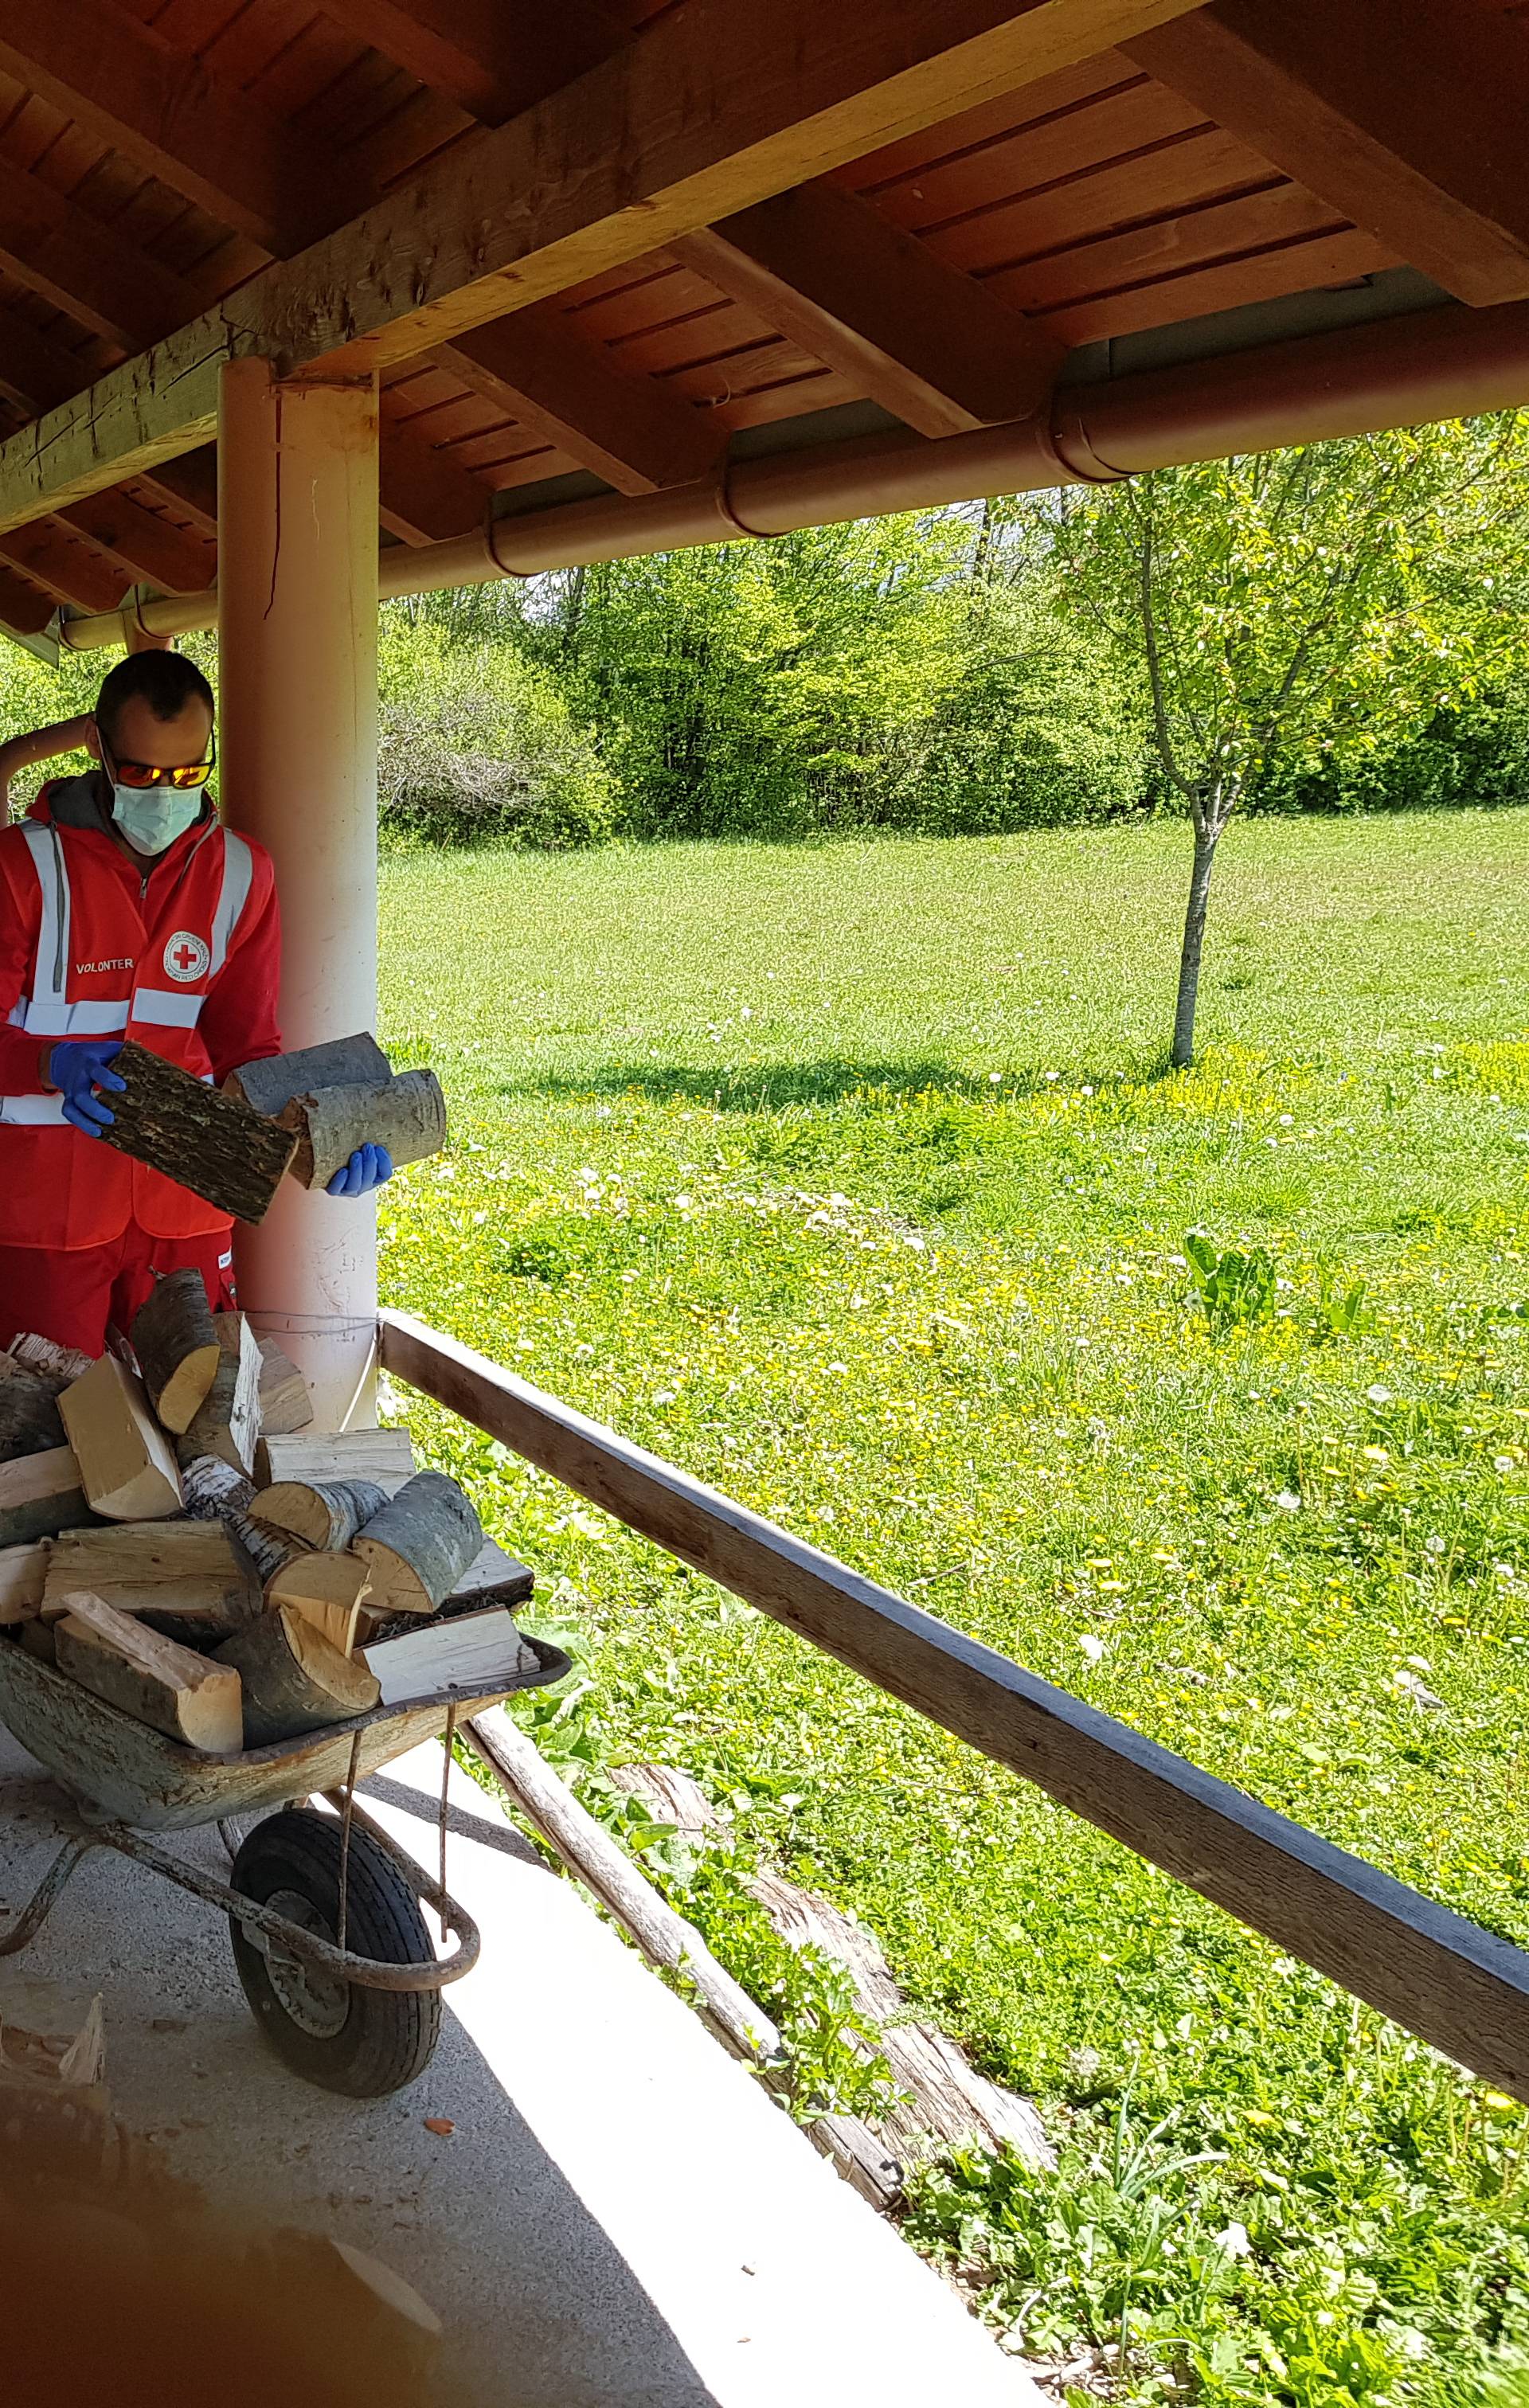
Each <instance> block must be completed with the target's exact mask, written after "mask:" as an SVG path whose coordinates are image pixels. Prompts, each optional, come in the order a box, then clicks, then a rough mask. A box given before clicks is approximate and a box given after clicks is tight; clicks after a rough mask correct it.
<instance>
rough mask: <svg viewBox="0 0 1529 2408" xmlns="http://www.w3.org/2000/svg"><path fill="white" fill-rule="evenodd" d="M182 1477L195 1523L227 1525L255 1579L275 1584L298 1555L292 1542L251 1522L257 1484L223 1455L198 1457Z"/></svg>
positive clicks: (184, 1470) (189, 1508)
mask: <svg viewBox="0 0 1529 2408" xmlns="http://www.w3.org/2000/svg"><path fill="white" fill-rule="evenodd" d="M180 1477H181V1483H182V1485H183V1487H184V1490H185V1496H186V1511H187V1512H188V1513H189V1514H190V1515H191V1516H192V1518H193V1521H197V1522H222V1523H225V1524H226V1525H227V1527H228V1528H229V1530H230V1531H231V1532H232V1533H233V1535H234V1537H235V1538H236V1540H237V1541H238V1542H239V1545H240V1546H241V1547H242V1548H243V1549H244V1552H245V1554H246V1555H248V1556H249V1558H250V1562H251V1564H253V1566H254V1568H255V1575H256V1578H257V1579H258V1580H259V1581H260V1582H261V1583H262V1584H263V1585H264V1584H266V1583H268V1582H270V1581H271V1580H273V1579H274V1578H275V1576H276V1574H277V1573H278V1572H279V1570H281V1567H282V1565H283V1564H285V1563H289V1562H290V1561H291V1559H292V1557H293V1555H295V1554H296V1553H297V1548H296V1546H295V1545H294V1544H293V1542H292V1541H290V1540H287V1539H285V1538H278V1537H277V1535H276V1533H275V1532H274V1531H271V1530H263V1529H262V1528H261V1527H260V1525H259V1523H258V1522H252V1521H251V1520H250V1513H249V1510H248V1509H249V1506H250V1499H251V1498H252V1497H253V1496H254V1493H255V1488H254V1483H253V1481H250V1480H246V1478H245V1476H244V1474H243V1472H242V1471H240V1470H238V1469H236V1466H235V1465H233V1464H231V1463H225V1462H224V1461H223V1459H222V1457H221V1455H197V1456H196V1457H195V1458H194V1459H193V1461H192V1462H191V1463H188V1464H187V1465H186V1466H185V1468H184V1469H183V1470H182V1472H181V1475H180Z"/></svg>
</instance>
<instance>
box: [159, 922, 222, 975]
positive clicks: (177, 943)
mask: <svg viewBox="0 0 1529 2408" xmlns="http://www.w3.org/2000/svg"><path fill="white" fill-rule="evenodd" d="M211 959H212V955H211V953H210V951H209V950H208V947H207V939H205V938H203V937H197V936H193V933H192V931H191V929H190V928H178V929H177V930H176V932H175V935H174V936H173V937H172V938H171V939H170V941H169V943H168V944H167V945H166V946H165V948H164V970H165V975H166V977H168V978H173V979H174V981H175V982H176V984H177V986H190V985H191V984H192V982H193V980H195V979H199V978H202V977H204V976H205V975H206V972H207V966H208V964H209V963H210V962H211Z"/></svg>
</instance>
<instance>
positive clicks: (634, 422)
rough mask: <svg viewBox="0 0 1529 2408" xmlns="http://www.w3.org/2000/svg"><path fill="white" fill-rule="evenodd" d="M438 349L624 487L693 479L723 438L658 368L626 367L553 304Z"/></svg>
mask: <svg viewBox="0 0 1529 2408" xmlns="http://www.w3.org/2000/svg"><path fill="white" fill-rule="evenodd" d="M436 358H437V359H438V360H439V362H440V364H441V366H442V367H444V368H446V369H448V370H449V371H450V374H451V375H452V376H455V377H459V378H460V379H461V380H462V382H463V383H464V384H465V385H468V386H470V387H471V389H472V390H473V392H474V393H477V394H481V395H482V397H483V399H484V400H486V401H492V402H493V403H494V404H495V406H496V407H497V408H499V409H503V410H505V411H506V413H507V415H508V416H509V417H511V418H514V419H517V420H519V422H520V423H522V425H525V426H529V427H532V428H533V429H534V430H535V431H536V434H538V435H541V436H544V437H546V439H547V440H548V441H549V442H550V443H552V444H554V445H555V446H556V447H557V449H558V450H559V451H560V452H567V453H568V455H569V456H570V458H572V459H575V460H577V461H579V463H580V465H581V466H583V467H586V468H593V471H594V473H595V475H596V476H597V477H604V478H605V480H606V481H607V484H611V485H614V486H615V488H616V490H617V492H618V493H621V494H651V493H656V492H657V491H659V490H660V489H661V488H662V487H664V486H665V485H689V484H693V483H694V482H695V480H697V479H698V478H701V477H707V476H709V475H711V474H712V472H713V471H714V470H715V468H716V466H717V463H718V462H719V460H720V459H721V458H722V452H723V450H724V449H725V447H726V442H727V430H726V428H725V427H723V426H722V425H720V424H719V423H718V422H717V421H716V419H715V418H712V417H710V416H708V414H707V412H706V411H705V410H702V409H695V408H694V406H693V404H692V403H690V402H688V401H686V400H684V399H682V398H681V396H680V395H679V394H673V393H670V392H668V391H666V390H665V388H664V386H663V385H661V384H658V383H655V381H654V380H653V379H652V378H651V377H649V376H630V375H627V374H626V373H625V372H624V371H623V370H622V369H621V368H619V367H617V366H615V364H614V362H613V361H612V359H611V357H610V354H609V352H608V351H607V349H606V347H605V345H604V344H601V343H595V342H592V341H589V340H588V339H586V337H583V336H580V335H579V334H576V333H575V331H574V329H573V327H572V325H571V324H570V323H569V322H568V320H567V318H566V317H565V316H564V314H563V312H562V311H561V310H559V309H556V308H553V307H552V306H551V305H550V304H549V305H546V306H544V307H543V308H539V309H520V310H517V311H516V313H515V315H514V316H513V317H510V318H500V319H498V320H496V322H494V323H493V325H491V326H479V327H476V328H475V329H474V330H473V332H472V333H471V334H466V335H463V336H461V337H459V338H458V340H457V341H456V342H454V343H444V344H442V346H441V348H440V350H439V351H437V352H436Z"/></svg>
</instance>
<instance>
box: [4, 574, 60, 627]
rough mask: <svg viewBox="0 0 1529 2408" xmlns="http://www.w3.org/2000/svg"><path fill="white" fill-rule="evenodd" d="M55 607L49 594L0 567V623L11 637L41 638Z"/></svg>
mask: <svg viewBox="0 0 1529 2408" xmlns="http://www.w3.org/2000/svg"><path fill="white" fill-rule="evenodd" d="M55 608H56V605H55V603H54V600H53V597H52V595H50V594H44V593H42V592H40V591H39V589H38V588H37V587H36V585H29V584H28V583H27V581H26V579H25V578H24V577H16V576H13V575H12V573H11V571H10V570H9V569H8V568H0V620H4V622H5V624H6V625H7V627H8V628H9V629H10V630H11V632H12V634H13V635H18V636H40V635H41V633H42V631H43V629H44V628H45V627H46V626H47V624H48V622H49V620H50V618H51V617H52V615H53V611H54V609H55Z"/></svg>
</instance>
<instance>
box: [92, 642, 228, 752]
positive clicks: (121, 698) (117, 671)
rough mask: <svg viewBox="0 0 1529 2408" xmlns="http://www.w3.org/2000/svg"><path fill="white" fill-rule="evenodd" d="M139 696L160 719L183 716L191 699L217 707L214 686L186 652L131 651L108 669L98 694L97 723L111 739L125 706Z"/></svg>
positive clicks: (210, 709) (209, 709)
mask: <svg viewBox="0 0 1529 2408" xmlns="http://www.w3.org/2000/svg"><path fill="white" fill-rule="evenodd" d="M135 697H137V698H138V699H140V700H141V701H144V702H146V703H147V704H148V705H149V708H150V710H151V711H152V712H153V714H154V717H155V718H156V719H166V720H168V719H179V716H180V714H181V712H182V711H183V710H185V708H186V705H187V704H188V703H189V702H205V703H206V704H207V710H208V712H209V714H210V712H211V711H212V709H213V701H212V688H211V687H210V686H209V685H208V683H207V680H206V678H205V677H204V676H203V675H202V672H201V670H200V669H199V668H198V667H197V666H196V663H195V662H194V661H189V660H188V659H187V658H186V655H185V653H184V652H129V653H128V655H127V658H126V660H124V661H119V662H118V664H117V666H116V667H115V668H114V669H108V670H107V674H106V676H105V677H104V678H103V679H102V681H101V691H100V693H99V694H98V695H96V697H95V724H96V725H97V726H98V727H101V728H104V729H105V730H106V734H107V739H108V741H109V739H110V738H112V737H113V736H114V735H115V733H116V727H117V720H118V716H119V714H120V713H121V708H122V705H123V704H124V703H126V702H131V701H133V700H134V698H135Z"/></svg>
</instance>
